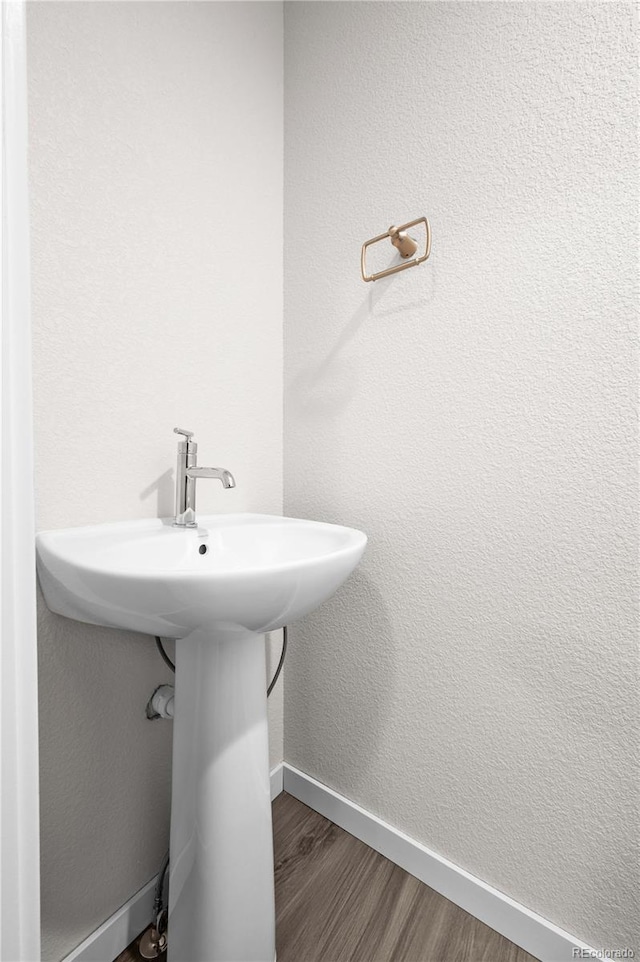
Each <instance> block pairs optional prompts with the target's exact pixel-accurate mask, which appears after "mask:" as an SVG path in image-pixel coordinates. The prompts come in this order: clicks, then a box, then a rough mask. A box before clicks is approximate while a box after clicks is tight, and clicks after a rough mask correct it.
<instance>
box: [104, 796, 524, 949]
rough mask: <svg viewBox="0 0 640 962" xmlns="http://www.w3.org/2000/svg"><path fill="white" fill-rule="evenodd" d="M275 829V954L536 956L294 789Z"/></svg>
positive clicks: (276, 816)
mask: <svg viewBox="0 0 640 962" xmlns="http://www.w3.org/2000/svg"><path fill="white" fill-rule="evenodd" d="M273 830H274V847H275V877H276V939H277V949H278V962H536V960H534V958H533V956H531V955H529V954H528V953H527V952H525V951H524V950H523V949H520V948H518V946H516V945H514V944H513V943H512V942H509V941H508V940H507V939H505V938H503V937H502V936H501V935H498V934H497V932H494V931H493V929H490V928H489V927H488V926H486V925H484V924H483V923H482V922H479V921H478V920H477V919H474V918H473V916H471V915H469V914H468V913H467V912H464V911H463V910H462V909H460V908H458V906H456V905H454V904H453V903H452V902H449V901H447V899H445V898H443V897H442V896H441V895H438V894H437V893H436V892H434V891H433V889H430V888H429V887H428V886H427V885H424V884H423V883H422V882H419V881H418V880H417V879H416V878H414V877H413V876H412V875H408V874H407V872H405V871H403V869H401V868H398V866H397V865H394V864H393V862H390V861H389V860H388V859H386V858H384V857H383V856H382V855H379V854H378V853H377V852H374V850H373V849H371V848H369V847H368V846H367V845H365V844H364V843H363V842H360V841H359V840H358V839H356V838H354V837H353V835H349V834H348V833H347V832H345V831H343V830H342V829H341V828H338V826H337V825H334V824H333V822H329V821H328V820H327V819H326V818H323V816H322V815H318V813H317V812H314V811H313V810H312V809H310V808H307V806H306V805H303V804H302V802H299V801H298V800H297V799H295V798H293V797H292V796H291V795H287V794H285V793H283V794H281V795H279V796H278V798H277V799H276V800H275V802H274V803H273ZM115 962H140V956H139V954H138V952H137V950H136V943H135V942H134V943H132V945H130V946H129V948H128V949H127V950H126V951H125V952H123V953H122V954H121V955H119V956H118V958H117V959H116V960H115ZM160 962H163V960H162V959H161V960H160ZM175 962H180V960H175ZM203 962H205V960H203Z"/></svg>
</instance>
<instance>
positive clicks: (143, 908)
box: [63, 875, 158, 962]
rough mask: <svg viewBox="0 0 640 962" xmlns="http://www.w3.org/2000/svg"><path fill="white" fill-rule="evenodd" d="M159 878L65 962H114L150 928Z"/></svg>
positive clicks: (65, 959)
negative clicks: (113, 961)
mask: <svg viewBox="0 0 640 962" xmlns="http://www.w3.org/2000/svg"><path fill="white" fill-rule="evenodd" d="M157 878H158V876H157V875H156V876H155V878H152V879H151V881H150V882H147V884H146V885H145V886H144V888H141V889H140V891H139V892H136V894H135V895H134V896H133V897H132V898H130V899H129V901H128V902H125V904H124V905H123V906H122V907H121V908H119V909H118V911H117V912H116V913H115V914H114V915H112V916H111V918H109V919H107V921H106V922H103V924H102V925H101V926H100V928H98V929H96V930H95V932H92V933H91V935H89V936H88V937H87V938H86V939H85V940H84V942H81V943H80V945H79V946H77V948H75V949H74V950H73V952H71V954H70V955H67V956H66V957H65V958H64V959H63V962H111V960H112V959H115V958H116V956H118V955H120V953H121V952H123V951H124V950H125V949H126V947H127V946H128V945H129V943H130V942H133V940H134V939H135V938H136V936H137V935H140V933H141V932H142V930H143V929H145V928H146V927H147V925H149V923H150V922H151V918H152V915H153V893H154V889H155V887H156V881H157Z"/></svg>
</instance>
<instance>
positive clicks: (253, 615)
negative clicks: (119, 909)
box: [37, 514, 367, 962]
mask: <svg viewBox="0 0 640 962" xmlns="http://www.w3.org/2000/svg"><path fill="white" fill-rule="evenodd" d="M366 543H367V538H366V535H364V534H363V533H362V532H361V531H356V530H355V529H353V528H344V527H341V526H339V525H332V524H322V523H319V522H315V521H298V520H296V519H295V518H280V517H274V516H271V515H262V514H236V515H222V516H216V517H209V518H202V519H200V522H199V527H198V528H197V529H196V528H176V527H174V526H173V525H172V523H171V521H160V520H153V521H130V522H124V523H122V524H105V525H95V526H93V527H86V528H69V529H67V530H60V531H46V532H43V533H41V534H39V535H38V537H37V558H38V575H39V578H40V584H41V586H42V590H43V592H44V596H45V598H46V601H47V604H48V605H49V607H50V608H51V610H52V611H55V612H57V613H58V614H60V615H66V617H67V618H73V619H75V620H76V621H84V622H88V623H90V624H96V625H106V626H107V627H113V628H125V629H129V630H133V631H140V632H145V633H148V634H150V635H160V636H161V637H170V638H175V639H177V641H176V677H175V716H174V729H173V775H172V781H173V788H172V798H171V871H170V883H169V931H168V934H169V949H168V958H169V962H203V960H206V962H274V958H275V901H274V884H273V842H272V830H271V798H270V782H269V747H268V731H267V697H266V684H267V678H266V669H265V647H264V643H263V633H264V632H265V631H270V630H272V629H275V628H280V627H282V626H283V625H286V624H289V623H290V622H292V621H295V620H296V619H297V618H301V617H302V616H303V615H305V614H307V613H308V612H310V611H312V610H313V609H314V608H316V607H317V606H318V605H319V604H321V602H323V601H325V600H326V599H327V598H329V597H330V595H332V594H333V592H334V591H335V590H336V588H338V587H339V586H340V585H341V584H342V582H343V581H345V580H346V578H348V576H349V575H350V573H351V572H352V571H353V569H354V568H355V566H356V565H357V563H358V561H359V560H360V557H361V556H362V553H363V551H364V548H365V545H366ZM339 643H340V644H341V643H342V639H337V640H336V644H339ZM156 680H157V679H155V678H154V677H150V679H149V683H150V689H151V688H152V687H153V683H154V682H155V681H156ZM140 710H141V712H142V710H143V706H142V705H141V706H140Z"/></svg>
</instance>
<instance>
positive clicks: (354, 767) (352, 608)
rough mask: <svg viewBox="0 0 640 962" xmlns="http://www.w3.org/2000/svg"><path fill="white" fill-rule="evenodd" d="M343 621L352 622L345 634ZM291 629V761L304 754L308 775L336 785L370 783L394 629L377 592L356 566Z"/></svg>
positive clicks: (387, 696)
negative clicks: (328, 752) (347, 576)
mask: <svg viewBox="0 0 640 962" xmlns="http://www.w3.org/2000/svg"><path fill="white" fill-rule="evenodd" d="M341 625H349V626H353V627H350V628H349V633H348V635H346V636H345V634H344V630H343V631H342V632H341V631H340V626H341ZM291 636H292V637H291V644H290V647H289V652H290V655H291V661H290V664H289V667H288V670H287V678H286V688H287V703H286V707H285V711H286V712H287V714H288V715H289V717H290V718H293V724H289V726H288V728H287V758H290V759H291V761H292V763H293V764H294V765H295V764H296V761H297V760H298V759H304V765H303V768H304V770H305V771H306V772H307V773H308V774H310V775H314V776H316V777H318V778H320V779H321V780H323V781H326V783H327V784H328V785H331V783H332V782H333V783H334V786H335V787H338V785H339V786H340V791H342V792H344V791H345V790H346V791H355V790H356V789H357V788H360V787H364V786H369V785H370V781H369V777H368V776H369V772H370V771H371V770H372V769H375V768H376V762H375V759H376V757H377V755H378V753H379V751H380V748H381V741H382V737H383V733H384V731H385V728H386V727H387V722H388V718H389V705H390V703H391V701H392V700H393V692H394V689H395V680H396V656H395V644H394V636H393V631H392V627H391V622H390V620H389V618H388V617H387V611H386V607H385V604H384V601H383V598H382V595H381V593H380V591H379V590H378V589H377V587H376V586H375V585H374V584H373V583H372V582H371V581H369V579H368V578H367V577H366V575H365V574H364V573H363V571H362V568H356V570H355V572H354V573H353V574H352V575H351V577H350V578H349V580H348V581H347V582H346V583H345V584H344V585H343V587H342V588H340V589H339V590H338V591H337V592H336V594H335V595H334V596H333V598H331V599H330V600H329V601H327V602H326V603H325V604H323V605H321V606H320V608H319V609H317V610H316V611H314V612H312V614H310V615H308V616H307V617H306V618H305V619H304V620H303V621H301V622H298V623H297V624H295V625H294V626H293V627H292V629H291ZM289 706H291V707H289ZM327 746H331V749H330V754H331V758H330V760H329V765H328V767H327V764H326V760H327ZM311 768H313V770H310V769H311Z"/></svg>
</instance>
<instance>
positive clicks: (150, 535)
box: [37, 514, 367, 638]
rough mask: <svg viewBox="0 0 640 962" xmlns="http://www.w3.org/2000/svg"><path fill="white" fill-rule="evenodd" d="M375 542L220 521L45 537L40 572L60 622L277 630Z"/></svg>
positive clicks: (304, 527) (301, 524)
mask: <svg viewBox="0 0 640 962" xmlns="http://www.w3.org/2000/svg"><path fill="white" fill-rule="evenodd" d="M366 542H367V538H366V535H364V534H363V533H362V532H361V531H356V530H354V529H353V528H345V527H342V526H341V525H333V524H323V523H321V522H317V521H302V520H297V519H295V518H280V517H276V516H273V515H262V514H233V515H222V516H220V515H216V516H213V517H205V518H201V519H200V520H199V526H198V528H177V527H175V526H173V524H172V522H171V521H170V520H159V519H153V520H146V521H128V522H123V523H119V524H102V525H93V526H90V527H84V528H67V529H64V530H59V531H45V532H43V533H41V534H39V535H38V537H37V554H38V574H39V578H40V584H41V586H42V590H43V593H44V596H45V598H46V601H47V604H48V606H49V608H50V609H51V610H52V611H55V612H56V613H57V614H60V615H66V617H67V618H73V619H75V620H76V621H85V622H88V623H90V624H95V625H106V626H108V627H111V628H124V629H128V630H130V631H140V632H145V633H147V634H151V635H161V636H163V637H170V638H183V637H185V636H186V635H188V634H190V633H191V632H192V631H194V630H196V629H198V628H203V627H205V626H208V627H209V628H211V629H212V630H217V631H220V630H226V631H234V630H246V631H253V632H266V631H272V630H274V629H276V628H281V627H282V626H283V625H285V624H288V623H290V622H292V621H295V620H296V619H298V618H301V617H302V616H303V615H306V614H308V613H309V612H310V611H312V610H313V609H314V608H316V607H317V606H318V605H319V604H321V603H322V602H323V601H325V600H326V599H327V598H329V597H330V596H331V595H332V594H333V593H334V591H335V590H336V588H338V587H339V586H340V585H341V584H342V582H343V581H344V580H345V579H346V578H347V577H348V575H349V574H350V573H351V571H353V569H354V568H355V566H356V565H357V563H358V561H359V559H360V557H361V555H362V552H363V551H364V548H365V545H366Z"/></svg>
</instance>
